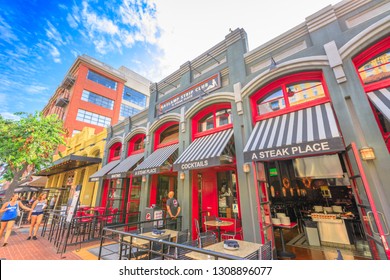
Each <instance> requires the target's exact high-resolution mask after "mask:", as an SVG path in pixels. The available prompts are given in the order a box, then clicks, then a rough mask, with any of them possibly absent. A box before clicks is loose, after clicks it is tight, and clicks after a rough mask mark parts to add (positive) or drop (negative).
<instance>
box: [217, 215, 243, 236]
mask: <svg viewBox="0 0 390 280" xmlns="http://www.w3.org/2000/svg"><path fill="white" fill-rule="evenodd" d="M232 226H233V230H230V229H227V230H226V231H225V232H223V233H221V240H226V239H236V238H237V236H238V237H239V239H241V240H242V227H241V223H240V220H238V219H234V220H233V225H232Z"/></svg>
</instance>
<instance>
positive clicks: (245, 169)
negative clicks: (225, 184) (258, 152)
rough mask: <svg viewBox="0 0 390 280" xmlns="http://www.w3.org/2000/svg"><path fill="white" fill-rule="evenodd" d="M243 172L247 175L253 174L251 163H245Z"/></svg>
mask: <svg viewBox="0 0 390 280" xmlns="http://www.w3.org/2000/svg"><path fill="white" fill-rule="evenodd" d="M242 170H243V171H244V172H245V173H249V172H251V165H250V164H249V163H244V165H243V166H242Z"/></svg>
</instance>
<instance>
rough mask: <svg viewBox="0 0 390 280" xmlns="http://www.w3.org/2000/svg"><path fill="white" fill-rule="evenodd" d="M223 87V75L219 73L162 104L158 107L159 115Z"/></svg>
mask: <svg viewBox="0 0 390 280" xmlns="http://www.w3.org/2000/svg"><path fill="white" fill-rule="evenodd" d="M220 87H221V75H220V74H219V73H217V74H215V75H213V76H211V77H210V78H208V79H206V80H204V81H202V82H200V83H198V84H196V85H194V86H192V87H190V88H189V89H187V90H185V91H183V92H181V93H179V94H176V95H174V96H173V97H171V98H169V99H168V100H165V101H163V102H161V103H160V105H159V106H158V114H159V115H161V114H164V113H166V112H168V111H170V110H173V109H174V108H176V107H180V106H182V105H183V104H185V103H187V102H190V101H192V100H194V99H196V98H198V97H200V96H201V95H203V94H207V93H210V92H212V91H214V90H217V89H219V88H220Z"/></svg>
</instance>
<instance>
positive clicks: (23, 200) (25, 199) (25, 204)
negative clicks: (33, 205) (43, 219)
mask: <svg viewBox="0 0 390 280" xmlns="http://www.w3.org/2000/svg"><path fill="white" fill-rule="evenodd" d="M22 203H23V205H24V206H27V205H28V200H27V197H26V196H25V195H24V196H22Z"/></svg>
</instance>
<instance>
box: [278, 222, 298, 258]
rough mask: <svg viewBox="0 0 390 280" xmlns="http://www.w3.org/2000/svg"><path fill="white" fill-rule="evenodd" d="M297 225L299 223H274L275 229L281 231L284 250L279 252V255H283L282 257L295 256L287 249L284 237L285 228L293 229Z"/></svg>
mask: <svg viewBox="0 0 390 280" xmlns="http://www.w3.org/2000/svg"><path fill="white" fill-rule="evenodd" d="M296 226H297V223H291V224H289V225H283V224H280V225H275V224H274V225H273V227H274V228H275V229H278V230H279V233H280V241H281V243H282V251H280V252H278V256H281V257H282V258H295V254H294V253H291V252H287V251H286V245H285V243H284V237H283V229H293V228H295V227H296Z"/></svg>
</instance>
